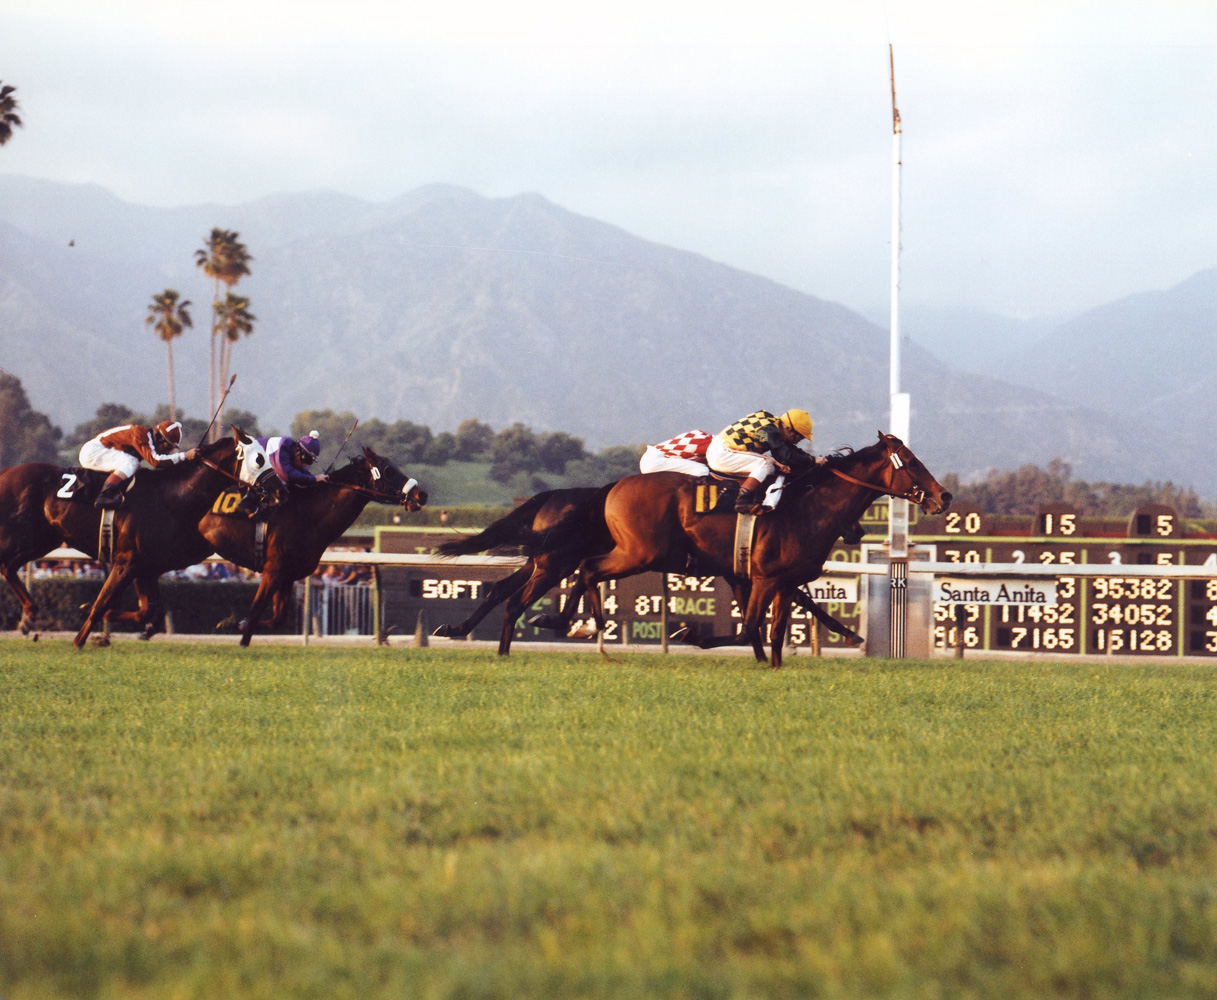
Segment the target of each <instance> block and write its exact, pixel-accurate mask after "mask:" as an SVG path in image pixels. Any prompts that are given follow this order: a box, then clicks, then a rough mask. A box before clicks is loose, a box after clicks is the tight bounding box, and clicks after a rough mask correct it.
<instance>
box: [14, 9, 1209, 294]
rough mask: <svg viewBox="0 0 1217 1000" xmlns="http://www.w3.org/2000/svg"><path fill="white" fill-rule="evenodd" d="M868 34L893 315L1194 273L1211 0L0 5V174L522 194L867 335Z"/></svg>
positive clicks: (871, 210) (1201, 205)
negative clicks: (894, 232) (725, 270)
mask: <svg viewBox="0 0 1217 1000" xmlns="http://www.w3.org/2000/svg"><path fill="white" fill-rule="evenodd" d="M998 6H1000V7H1001V9H1000V10H996V9H995V8H997V7H998ZM744 10H747V13H743V11H744ZM889 41H890V42H891V43H892V44H893V45H894V47H895V58H896V85H897V98H898V103H899V107H900V112H901V116H902V118H903V122H904V169H903V194H904V197H903V205H904V211H903V221H904V229H903V248H904V249H903V253H902V267H903V283H902V302H903V303H905V304H908V305H910V306H915V305H922V306H954V305H966V306H974V307H979V308H985V309H989V310H992V311H995V312H1000V313H1004V314H1007V315H1013V316H1034V315H1042V314H1057V313H1062V312H1065V313H1070V312H1076V311H1080V310H1082V309H1085V308H1088V307H1090V306H1093V305H1097V304H1100V303H1103V302H1106V301H1110V300H1112V299H1115V298H1119V297H1121V296H1123V295H1126V294H1129V293H1132V292H1138V291H1144V290H1148V289H1153V288H1165V287H1169V286H1170V285H1173V284H1175V283H1177V282H1178V281H1181V280H1183V279H1184V278H1186V277H1188V276H1189V275H1191V274H1193V273H1194V272H1196V271H1198V270H1201V269H1203V268H1208V267H1213V266H1217V128H1215V126H1217V3H1214V2H1213V0H1161V2H1156V3H1150V2H1147V0H1140V2H1127V0H1092V2H1082V0H1047V2H1043V3H1041V2H1027V0H1008V2H1006V3H1004V4H1001V5H995V4H987V3H981V2H977V0H962V2H948V0H926V2H920V3H917V2H909V0H888V2H887V3H883V2H882V0H832V2H822V0H804V2H802V3H780V2H772V0H751V2H748V3H744V2H742V0H730V2H721V0H697V2H691V0H690V2H679V3H676V2H671V0H612V2H610V3H602V2H599V0H581V2H572V0H561V2H557V0H516V2H514V3H505V2H503V0H493V2H483V0H438V2H437V0H427V2H426V3H418V2H416V0H393V2H384V3H376V2H370V0H345V2H343V0H326V2H324V3H321V2H315V0H284V2H268V0H242V2H234V0H210V2H207V3H186V2H183V0H146V2H145V0H0V52H2V58H0V80H3V81H4V82H5V83H11V84H14V85H16V86H17V87H18V94H17V96H18V98H19V100H20V104H21V113H22V116H23V118H24V119H25V127H24V128H23V129H20V130H19V131H18V132H17V134H16V135H15V136H14V138H13V140H12V141H11V142H10V143H9V144H8V145H7V146H5V147H4V149H3V151H0V171H3V172H4V173H17V174H27V175H32V176H36V177H44V178H50V179H55V180H62V181H71V182H91V183H96V184H100V185H103V186H104V187H106V188H109V189H110V190H112V191H113V192H115V193H116V194H117V195H119V196H120V197H122V198H124V199H126V200H128V201H133V202H137V203H141V204H151V205H162V206H169V205H182V204H191V203H198V202H218V203H223V204H231V203H236V202H240V201H244V200H249V199H253V198H257V197H259V196H262V195H265V194H270V193H275V192H281V191H304V190H313V189H321V188H326V189H333V190H337V191H341V192H345V193H348V194H353V195H357V196H359V197H363V198H367V199H372V200H384V199H389V198H392V197H394V196H396V195H398V194H401V193H403V192H405V191H408V190H410V189H412V188H415V187H417V186H419V185H422V184H427V183H432V182H444V183H451V184H459V185H464V186H467V187H470V188H473V189H474V190H476V191H478V192H480V193H481V194H484V195H487V196H491V197H498V196H510V195H514V194H518V193H521V192H526V191H527V192H539V193H541V194H543V195H545V196H546V197H547V198H549V199H550V200H552V201H554V202H557V203H558V204H560V205H562V206H564V207H566V208H569V209H571V210H573V211H575V212H578V213H580V214H584V215H588V216H593V217H595V218H597V219H601V220H604V221H606V222H610V223H613V224H615V225H618V226H621V227H622V228H624V229H627V230H629V231H630V232H633V233H635V234H637V235H639V236H643V237H646V238H648V239H652V240H655V241H658V242H662V243H666V244H670V245H672V246H676V247H680V248H683V249H688V250H693V251H696V252H698V253H702V254H705V255H706V256H708V257H711V258H713V259H715V260H719V261H722V262H724V263H727V264H731V265H733V266H736V267H740V268H743V269H745V270H749V271H753V272H756V273H758V274H762V275H765V276H767V277H771V278H773V279H775V280H778V281H780V282H783V283H785V284H788V285H791V286H793V287H795V288H798V289H800V290H803V291H806V292H810V293H812V294H814V295H817V296H820V297H822V298H827V299H831V300H835V301H838V302H842V303H844V304H845V305H848V306H850V307H852V308H856V309H862V310H867V311H871V312H875V311H879V310H882V309H884V308H885V307H886V303H887V301H888V287H889V266H890V249H889V247H890V225H891V176H892V167H891V153H892V141H891V92H890V88H889V81H888V43H889Z"/></svg>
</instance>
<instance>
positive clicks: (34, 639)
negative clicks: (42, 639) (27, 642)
mask: <svg viewBox="0 0 1217 1000" xmlns="http://www.w3.org/2000/svg"><path fill="white" fill-rule="evenodd" d="M31 639H32V641H34V642H37V641H38V633H37V632H35V633H34V634H33V636H31Z"/></svg>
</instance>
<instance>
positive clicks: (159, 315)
mask: <svg viewBox="0 0 1217 1000" xmlns="http://www.w3.org/2000/svg"><path fill="white" fill-rule="evenodd" d="M144 326H150V327H152V330H153V332H154V333H155V334H156V335H157V336H158V337H160V338H161V340H163V341H164V342H165V350H166V351H167V352H168V353H169V419H170V420H176V419H177V400H176V399H175V398H174V391H173V389H174V386H173V338H174V337H180V336H181V335H182V331H183V330H184V329H185V328H186V327H188V326H194V323H193V322H191V319H190V300H189V299H185V300H184V301H182V302H179V301H178V293H177V292H176V291H174V290H173V289H172V288H166V289H165V290H164V291H163V292H161V294H160V295H154V296H152V303H151V304H150V305H149V306H148V316H147V318H146V319H145V320H144Z"/></svg>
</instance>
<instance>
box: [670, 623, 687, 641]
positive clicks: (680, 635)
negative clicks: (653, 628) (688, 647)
mask: <svg viewBox="0 0 1217 1000" xmlns="http://www.w3.org/2000/svg"><path fill="white" fill-rule="evenodd" d="M668 638H669V639H671V640H673V641H674V642H684V641H685V640H687V639H688V638H689V626H687V625H682V626H681V627H680V628H678V629H677V630H676V631H675V632H673V633H672V634H671V635H670V636H668Z"/></svg>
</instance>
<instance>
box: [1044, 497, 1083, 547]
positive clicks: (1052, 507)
mask: <svg viewBox="0 0 1217 1000" xmlns="http://www.w3.org/2000/svg"><path fill="white" fill-rule="evenodd" d="M1035 527H1036V531H1037V533H1038V534H1041V535H1049V536H1052V535H1061V536H1064V537H1066V538H1072V537H1073V536H1075V535H1077V534H1078V533H1079V530H1080V529H1081V524H1080V523H1079V519H1078V512H1077V510H1075V509H1074V508H1073V507H1072V506H1071V505H1070V504H1067V503H1052V504H1049V505H1048V506H1047V507H1044V508H1043V509H1042V510H1041V511H1040V512H1039V513H1038V514H1037V515H1036V516H1035Z"/></svg>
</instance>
